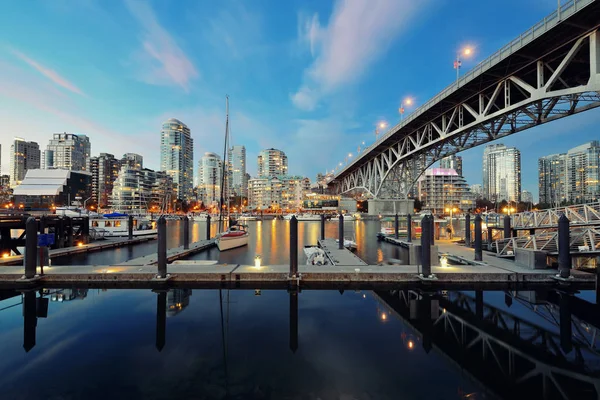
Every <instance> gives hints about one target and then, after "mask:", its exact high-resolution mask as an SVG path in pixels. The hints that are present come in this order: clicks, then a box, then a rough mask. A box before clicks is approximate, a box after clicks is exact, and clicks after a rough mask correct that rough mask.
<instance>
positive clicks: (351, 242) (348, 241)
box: [335, 238, 358, 251]
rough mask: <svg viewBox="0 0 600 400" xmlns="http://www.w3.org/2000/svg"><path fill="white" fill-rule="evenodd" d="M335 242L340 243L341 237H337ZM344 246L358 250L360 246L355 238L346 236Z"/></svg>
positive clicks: (351, 249)
mask: <svg viewBox="0 0 600 400" xmlns="http://www.w3.org/2000/svg"><path fill="white" fill-rule="evenodd" d="M335 242H336V243H339V242H340V240H339V239H335ZM344 247H345V248H347V249H348V250H350V251H356V249H357V247H358V246H357V245H356V242H355V241H354V240H351V239H347V238H344Z"/></svg>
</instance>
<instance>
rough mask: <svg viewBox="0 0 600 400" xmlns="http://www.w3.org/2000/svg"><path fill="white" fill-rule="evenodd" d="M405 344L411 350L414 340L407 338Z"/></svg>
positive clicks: (413, 346)
mask: <svg viewBox="0 0 600 400" xmlns="http://www.w3.org/2000/svg"><path fill="white" fill-rule="evenodd" d="M406 345H407V346H408V349H409V350H412V349H414V348H415V342H414V341H412V340H409V341H408V343H406Z"/></svg>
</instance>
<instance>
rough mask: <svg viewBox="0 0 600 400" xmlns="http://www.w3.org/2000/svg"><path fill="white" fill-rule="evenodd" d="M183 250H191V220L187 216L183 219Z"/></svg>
mask: <svg viewBox="0 0 600 400" xmlns="http://www.w3.org/2000/svg"><path fill="white" fill-rule="evenodd" d="M182 236H183V249H184V250H187V249H189V248H190V219H189V218H188V217H187V216H185V217H183V235H182Z"/></svg>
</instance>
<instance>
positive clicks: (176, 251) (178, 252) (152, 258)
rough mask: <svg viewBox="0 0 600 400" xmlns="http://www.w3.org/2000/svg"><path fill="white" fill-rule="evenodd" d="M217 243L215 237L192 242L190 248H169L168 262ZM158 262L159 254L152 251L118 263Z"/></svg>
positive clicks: (131, 264) (130, 264) (151, 263)
mask: <svg viewBox="0 0 600 400" xmlns="http://www.w3.org/2000/svg"><path fill="white" fill-rule="evenodd" d="M216 245H217V243H216V241H215V239H209V240H201V241H199V242H195V243H190V246H189V248H188V249H184V247H183V246H179V247H174V248H172V249H168V250H167V262H169V263H171V262H173V261H175V260H180V259H182V258H185V257H188V256H190V255H192V254H196V253H198V252H200V251H202V250H205V249H208V248H211V247H213V246H216ZM156 263H158V254H157V253H152V254H149V255H147V256H143V257H138V258H134V259H131V260H129V261H126V262H124V263H121V264H118V265H119V266H136V265H155V264H156Z"/></svg>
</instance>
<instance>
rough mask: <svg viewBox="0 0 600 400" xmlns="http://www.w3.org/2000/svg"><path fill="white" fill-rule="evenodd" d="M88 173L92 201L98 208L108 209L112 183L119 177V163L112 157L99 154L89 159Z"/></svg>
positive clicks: (106, 154)
mask: <svg viewBox="0 0 600 400" xmlns="http://www.w3.org/2000/svg"><path fill="white" fill-rule="evenodd" d="M89 164H90V173H91V174H92V201H93V202H94V203H95V204H96V205H97V206H98V208H106V207H108V202H109V199H110V196H111V195H112V190H113V182H114V181H115V180H116V179H117V177H118V176H119V170H120V162H119V160H117V159H116V158H115V156H114V155H112V154H108V153H100V155H99V156H95V157H91V158H90V163H89Z"/></svg>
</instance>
